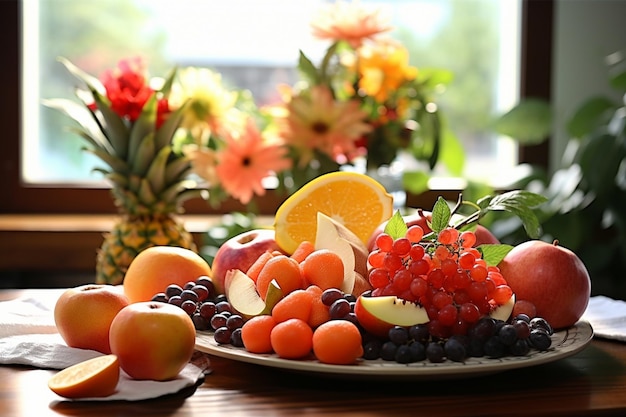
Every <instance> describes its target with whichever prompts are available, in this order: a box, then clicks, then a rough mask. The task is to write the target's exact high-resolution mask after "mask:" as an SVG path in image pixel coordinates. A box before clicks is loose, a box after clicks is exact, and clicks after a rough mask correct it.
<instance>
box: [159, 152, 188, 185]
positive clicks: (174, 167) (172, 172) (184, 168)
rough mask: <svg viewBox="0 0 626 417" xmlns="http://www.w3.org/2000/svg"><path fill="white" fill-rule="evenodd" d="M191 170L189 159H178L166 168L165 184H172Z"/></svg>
mask: <svg viewBox="0 0 626 417" xmlns="http://www.w3.org/2000/svg"><path fill="white" fill-rule="evenodd" d="M190 170H191V164H190V163H189V161H188V160H187V158H176V159H174V160H172V161H170V162H169V163H168V164H167V166H166V167H165V183H166V184H172V183H173V182H175V181H177V180H178V179H180V178H183V177H184V176H185V175H186V174H187V173H189V171H190Z"/></svg>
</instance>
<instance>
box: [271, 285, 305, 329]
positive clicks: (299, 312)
mask: <svg viewBox="0 0 626 417" xmlns="http://www.w3.org/2000/svg"><path fill="white" fill-rule="evenodd" d="M314 297H315V295H314V294H313V293H311V292H308V291H305V290H294V291H292V292H290V293H289V294H287V295H286V296H285V297H284V298H282V299H281V300H280V301H279V302H278V303H276V305H275V306H274V308H273V309H272V317H274V320H276V322H277V323H282V322H283V321H287V320H289V319H300V320H303V321H306V322H308V321H309V317H310V316H311V309H312V308H313V300H314Z"/></svg>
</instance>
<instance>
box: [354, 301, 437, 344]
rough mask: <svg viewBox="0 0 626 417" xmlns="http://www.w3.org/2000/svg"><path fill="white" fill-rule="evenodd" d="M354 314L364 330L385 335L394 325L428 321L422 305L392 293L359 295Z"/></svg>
mask: <svg viewBox="0 0 626 417" xmlns="http://www.w3.org/2000/svg"><path fill="white" fill-rule="evenodd" d="M354 314H355V315H356V317H357V319H358V320H359V323H360V324H361V326H363V328H364V329H365V330H367V331H368V332H370V333H372V334H373V335H376V336H380V337H386V336H387V335H388V334H389V329H391V328H392V327H394V326H406V327H408V326H412V325H414V324H422V323H428V321H429V319H428V313H427V312H426V309H425V308H423V307H422V306H420V305H418V304H415V303H412V302H410V301H405V300H402V299H401V298H398V297H396V296H393V295H389V296H380V297H365V296H360V297H358V298H357V300H356V304H355V305H354Z"/></svg>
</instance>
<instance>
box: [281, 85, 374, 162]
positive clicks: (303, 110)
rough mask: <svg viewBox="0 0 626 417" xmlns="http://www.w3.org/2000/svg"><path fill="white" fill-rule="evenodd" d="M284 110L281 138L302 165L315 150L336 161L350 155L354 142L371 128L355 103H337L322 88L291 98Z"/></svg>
mask: <svg viewBox="0 0 626 417" xmlns="http://www.w3.org/2000/svg"><path fill="white" fill-rule="evenodd" d="M286 108H287V114H286V116H285V117H286V120H285V122H286V123H284V124H283V131H282V135H283V138H284V139H285V141H286V142H287V143H288V144H290V145H292V146H293V147H294V148H296V150H298V151H299V152H301V153H302V159H301V161H300V162H301V163H302V164H306V163H308V162H309V161H310V160H311V158H312V155H313V151H314V150H318V151H321V152H323V153H325V154H327V155H328V156H329V157H331V158H332V159H333V160H335V161H338V160H340V159H342V158H343V157H345V156H346V155H351V154H353V153H354V152H355V150H356V146H355V142H356V141H357V140H359V139H360V138H361V137H362V136H363V135H364V134H366V133H369V132H370V131H371V129H372V127H371V126H370V125H369V124H368V123H367V122H366V121H365V118H366V117H367V113H366V112H364V111H363V110H361V109H360V103H359V102H358V101H357V100H349V101H337V100H335V99H334V98H333V96H332V92H331V91H330V89H329V88H328V87H327V86H325V85H317V86H314V87H311V89H310V94H304V93H301V94H300V95H297V96H295V97H293V98H292V99H291V101H290V102H289V103H287V105H286Z"/></svg>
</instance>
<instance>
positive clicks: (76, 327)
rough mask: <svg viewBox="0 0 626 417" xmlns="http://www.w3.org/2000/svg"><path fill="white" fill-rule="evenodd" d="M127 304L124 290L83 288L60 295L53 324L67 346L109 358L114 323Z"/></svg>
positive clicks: (90, 286)
mask: <svg viewBox="0 0 626 417" xmlns="http://www.w3.org/2000/svg"><path fill="white" fill-rule="evenodd" d="M128 304H129V301H128V298H127V297H126V296H125V295H124V293H123V292H122V290H121V287H119V288H118V287H114V286H112V285H104V284H87V285H81V286H78V287H74V288H69V289H67V290H65V291H64V292H63V293H62V294H61V296H60V297H59V299H58V300H57V302H56V304H55V306H54V322H55V324H56V326H57V330H58V331H59V334H60V335H61V337H62V338H63V340H65V343H67V345H68V346H70V347H76V348H81V349H92V350H97V351H98V352H102V353H105V354H109V353H111V347H110V345H109V328H110V327H111V322H112V321H113V318H114V317H115V316H116V315H117V314H118V312H119V311H120V310H122V308H124V307H126V306H127V305H128Z"/></svg>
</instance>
